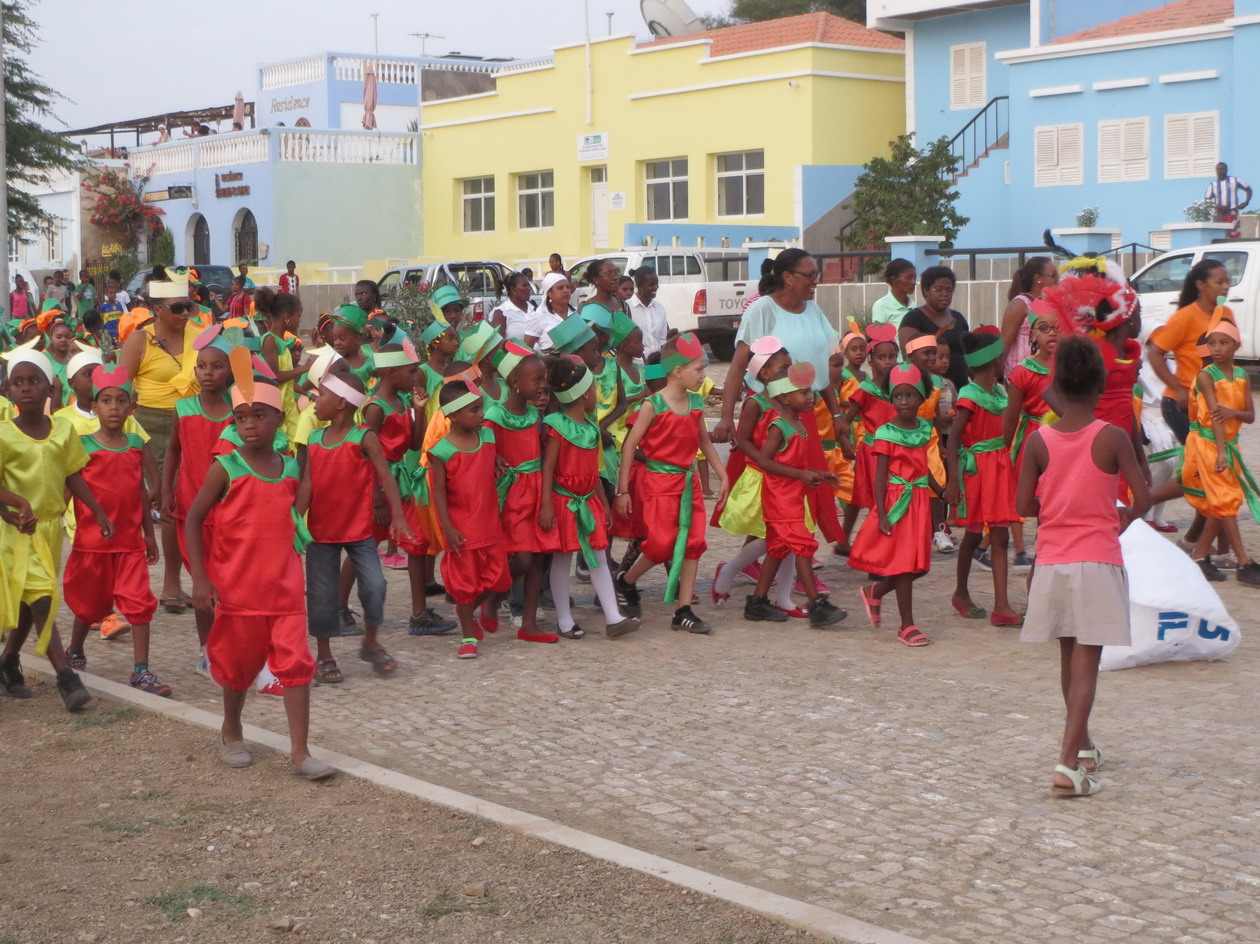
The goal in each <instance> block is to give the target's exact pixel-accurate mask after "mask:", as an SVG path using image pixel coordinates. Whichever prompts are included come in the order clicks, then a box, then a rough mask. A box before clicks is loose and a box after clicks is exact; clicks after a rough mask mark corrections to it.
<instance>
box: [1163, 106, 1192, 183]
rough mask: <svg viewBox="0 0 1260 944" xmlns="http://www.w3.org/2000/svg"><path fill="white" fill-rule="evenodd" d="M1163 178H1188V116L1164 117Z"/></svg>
mask: <svg viewBox="0 0 1260 944" xmlns="http://www.w3.org/2000/svg"><path fill="white" fill-rule="evenodd" d="M1164 176H1165V177H1189V176H1190V116H1189V115H1165V116H1164Z"/></svg>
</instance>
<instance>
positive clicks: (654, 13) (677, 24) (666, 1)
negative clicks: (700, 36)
mask: <svg viewBox="0 0 1260 944" xmlns="http://www.w3.org/2000/svg"><path fill="white" fill-rule="evenodd" d="M639 10H640V12H642V14H643V19H644V21H645V22H646V23H647V27H648V29H649V30H651V32H652V35H653V36H655V37H656V38H657V39H660V38H661V37H662V36H685V35H686V34H687V33H698V32H700V31H701V30H703V29H704V24H703V23H701V22H700V20H699V18H698V17H697V16H696V15H695V14H694V13H693V12H691V7H689V6H687V4H686V3H685V2H684V0H639Z"/></svg>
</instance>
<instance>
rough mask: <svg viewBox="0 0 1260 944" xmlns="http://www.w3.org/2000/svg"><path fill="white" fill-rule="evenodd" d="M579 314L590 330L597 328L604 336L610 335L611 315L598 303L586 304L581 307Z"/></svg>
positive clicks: (611, 326)
mask: <svg viewBox="0 0 1260 944" xmlns="http://www.w3.org/2000/svg"><path fill="white" fill-rule="evenodd" d="M580 314H581V316H582V319H583V320H584V321H585V322H586V323H587V324H588V325H590V326H591V327H592V328H599V330H600V331H603V332H604V334H612V328H613V313H612V312H611V311H609V310H608V309H607V308H605V307H604V306H603V305H601V304H600V303H599V302H588V303H587V304H585V305H583V306H582V311H581V312H580Z"/></svg>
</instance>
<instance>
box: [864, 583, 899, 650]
mask: <svg viewBox="0 0 1260 944" xmlns="http://www.w3.org/2000/svg"><path fill="white" fill-rule="evenodd" d="M858 593H859V594H861V596H862V606H864V607H866V618H867V619H868V620H870V621H871V625H872V626H878V625H879V621H880V615H879V609H880V607H881V606H882V605H883V601H882V600H877V599H876V598H875V585H874V584H863V585H862V586H861V587H859V588H858ZM903 641H904V640H903Z"/></svg>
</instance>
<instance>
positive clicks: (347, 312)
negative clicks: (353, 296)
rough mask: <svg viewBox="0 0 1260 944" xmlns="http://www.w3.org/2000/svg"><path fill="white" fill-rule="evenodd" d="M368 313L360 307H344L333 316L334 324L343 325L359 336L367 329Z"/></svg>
mask: <svg viewBox="0 0 1260 944" xmlns="http://www.w3.org/2000/svg"><path fill="white" fill-rule="evenodd" d="M367 317H368V316H367V312H366V311H364V310H363V309H362V308H360V307H359V306H358V305H342V306H341V307H340V308H338V309H337V310H336V311H334V312H333V314H332V320H333V323H334V324H339V325H342V326H343V327H346V328H349V329H350V330H351V331H354V332H356V333H358V334H362V333H363V332H364V331H365V330H366V329H367Z"/></svg>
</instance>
